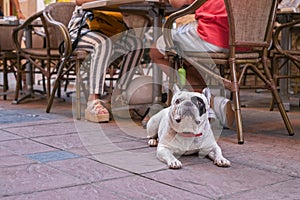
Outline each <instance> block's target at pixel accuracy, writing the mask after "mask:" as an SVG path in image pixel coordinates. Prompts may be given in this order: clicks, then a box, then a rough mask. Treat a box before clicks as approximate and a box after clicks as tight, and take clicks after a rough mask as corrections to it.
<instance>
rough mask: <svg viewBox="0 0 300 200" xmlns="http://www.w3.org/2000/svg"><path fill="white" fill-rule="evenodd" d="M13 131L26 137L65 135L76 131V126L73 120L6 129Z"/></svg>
mask: <svg viewBox="0 0 300 200" xmlns="http://www.w3.org/2000/svg"><path fill="white" fill-rule="evenodd" d="M6 130H8V131H10V132H11V133H15V134H17V135H20V136H24V137H28V138H31V137H40V136H49V135H63V134H67V133H76V128H75V126H74V123H73V122H72V121H70V122H68V123H66V122H62V123H53V124H37V125H34V126H22V127H15V128H9V129H6Z"/></svg>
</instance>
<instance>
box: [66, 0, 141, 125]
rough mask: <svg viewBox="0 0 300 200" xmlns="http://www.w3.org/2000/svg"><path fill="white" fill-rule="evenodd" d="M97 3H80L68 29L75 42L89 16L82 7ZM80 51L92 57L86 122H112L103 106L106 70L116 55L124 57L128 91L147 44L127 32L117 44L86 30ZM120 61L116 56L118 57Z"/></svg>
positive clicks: (121, 84) (122, 84) (123, 80)
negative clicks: (85, 4) (144, 46)
mask: <svg viewBox="0 0 300 200" xmlns="http://www.w3.org/2000/svg"><path fill="white" fill-rule="evenodd" d="M90 1H93V0H76V5H77V6H76V8H75V11H74V13H73V16H72V18H71V20H70V23H69V25H68V29H69V32H70V35H71V38H72V40H73V41H74V40H75V38H76V37H77V35H78V31H79V30H80V26H81V22H82V18H83V15H84V14H85V12H88V11H82V10H81V8H80V6H81V5H82V4H83V3H86V2H90ZM76 50H84V51H87V52H89V53H91V61H90V65H89V71H90V72H89V74H90V76H89V92H90V94H89V97H88V102H87V108H86V110H85V119H86V120H88V121H92V122H107V121H109V117H110V116H109V111H108V110H107V108H106V107H105V106H104V105H103V104H104V103H103V94H104V80H105V73H106V69H107V67H108V66H109V64H110V63H111V61H112V55H113V54H118V55H123V54H124V56H123V60H122V66H121V73H122V74H120V75H119V77H121V78H119V81H118V85H119V87H120V88H121V87H122V88H126V85H128V83H129V81H130V80H131V78H132V75H133V74H134V71H135V67H136V66H137V65H138V64H139V62H140V60H141V58H142V56H143V52H144V51H143V43H142V41H141V40H140V39H139V38H137V37H136V36H135V35H134V34H133V33H131V32H129V31H128V32H126V34H123V36H121V37H120V38H118V39H117V40H116V41H113V40H111V39H110V38H109V37H108V36H107V35H104V34H103V33H101V32H99V31H91V30H89V28H88V26H87V25H86V26H84V27H83V28H82V29H81V31H80V37H79V40H78V43H77V46H76ZM114 57H116V56H114Z"/></svg>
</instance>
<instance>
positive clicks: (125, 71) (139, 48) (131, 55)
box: [114, 33, 144, 90]
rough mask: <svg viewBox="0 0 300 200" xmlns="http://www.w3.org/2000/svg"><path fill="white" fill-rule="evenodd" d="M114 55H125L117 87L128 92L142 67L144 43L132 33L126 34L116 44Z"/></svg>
mask: <svg viewBox="0 0 300 200" xmlns="http://www.w3.org/2000/svg"><path fill="white" fill-rule="evenodd" d="M114 54H116V55H124V56H123V60H122V64H121V68H120V74H119V77H118V81H117V87H118V88H119V89H121V90H126V88H127V87H128V84H129V83H130V81H131V80H132V78H133V76H134V74H135V71H136V67H138V66H139V65H140V62H141V59H142V57H143V55H144V48H143V42H142V41H141V39H139V38H137V37H136V36H135V35H133V34H131V33H128V34H124V36H123V37H121V38H120V39H119V40H117V41H116V42H115V43H114Z"/></svg>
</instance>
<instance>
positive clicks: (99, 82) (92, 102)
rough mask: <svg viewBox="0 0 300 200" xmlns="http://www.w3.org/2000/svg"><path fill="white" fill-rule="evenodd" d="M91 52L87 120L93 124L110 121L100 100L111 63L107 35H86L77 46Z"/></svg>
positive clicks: (110, 43) (109, 41) (110, 48)
mask: <svg viewBox="0 0 300 200" xmlns="http://www.w3.org/2000/svg"><path fill="white" fill-rule="evenodd" d="M77 48H78V49H84V50H87V51H90V52H91V57H90V58H91V60H90V65H89V71H90V72H89V93H90V94H89V97H88V102H87V109H86V110H85V119H87V120H89V121H92V122H105V121H109V112H108V110H107V109H106V108H105V107H104V106H103V102H102V101H101V100H100V99H101V95H103V90H104V81H105V75H106V68H107V66H108V64H109V61H110V55H111V52H112V42H111V40H109V39H108V38H107V37H106V36H105V35H102V34H100V33H98V32H89V33H88V34H86V35H84V36H83V37H82V38H81V39H80V41H79V43H78V46H77Z"/></svg>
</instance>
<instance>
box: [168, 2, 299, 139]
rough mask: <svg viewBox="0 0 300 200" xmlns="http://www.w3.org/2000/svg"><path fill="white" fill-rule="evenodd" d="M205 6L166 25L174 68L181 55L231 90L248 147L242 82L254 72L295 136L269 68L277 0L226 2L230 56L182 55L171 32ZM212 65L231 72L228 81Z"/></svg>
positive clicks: (239, 129) (191, 8) (193, 7)
mask: <svg viewBox="0 0 300 200" xmlns="http://www.w3.org/2000/svg"><path fill="white" fill-rule="evenodd" d="M205 2H206V1H205V0H196V1H194V3H193V4H191V5H190V6H188V7H187V8H184V9H182V10H180V11H178V12H176V13H174V14H172V15H170V16H169V18H168V19H167V21H166V22H165V25H164V28H165V29H163V33H164V39H165V42H166V46H167V50H168V53H167V55H168V58H169V60H170V64H171V65H172V67H175V65H176V62H175V61H174V59H175V58H176V57H178V54H180V57H182V58H184V59H185V61H186V62H188V63H189V64H190V65H192V66H193V67H195V68H196V69H197V70H199V71H200V72H201V73H202V74H209V75H210V76H211V77H213V78H215V79H218V80H221V81H222V83H224V86H225V87H226V88H228V89H230V91H231V92H232V95H233V102H234V108H235V115H236V128H237V139H238V143H239V144H243V143H244V136H243V126H242V115H241V105H240V96H239V89H240V81H241V78H242V75H243V73H244V72H245V68H249V69H251V70H252V71H253V72H255V74H256V75H257V76H258V77H259V78H260V79H261V80H262V81H263V82H264V83H265V84H266V86H267V88H268V89H270V90H271V91H272V94H273V96H274V98H275V100H276V102H277V104H278V108H279V111H280V113H281V115H282V118H283V120H284V123H285V125H286V128H287V130H288V132H289V134H290V135H293V134H294V131H293V128H292V125H291V123H290V120H289V118H288V116H287V113H286V111H285V109H284V107H283V105H282V101H281V98H280V96H279V95H278V91H277V89H276V85H275V83H274V81H273V79H272V76H271V73H270V70H269V67H268V66H267V61H268V58H267V54H268V47H269V45H270V42H271V37H272V28H273V22H274V18H275V13H276V8H277V0H251V1H248V0H225V4H226V8H227V13H228V23H229V28H230V33H229V46H230V48H229V53H209V52H205V53H203V52H180V53H179V51H177V47H176V46H174V44H173V41H172V36H171V31H170V29H171V28H172V24H173V22H174V20H175V19H176V18H178V17H181V16H183V15H186V14H190V13H194V12H195V10H196V9H197V8H199V7H200V6H201V5H203V4H204V3H205ZM238 47H247V48H250V49H252V50H251V51H245V52H240V51H239V52H237V51H236V48H238ZM210 61H213V62H214V63H215V64H217V65H221V66H224V67H225V68H229V76H228V77H224V76H222V75H220V71H218V73H216V72H215V71H213V70H212V69H211V68H210V67H205V63H206V62H210ZM210 64H211V63H210ZM259 65H262V66H263V70H264V73H262V72H261V70H259V69H258V66H259ZM221 74H222V73H221Z"/></svg>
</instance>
